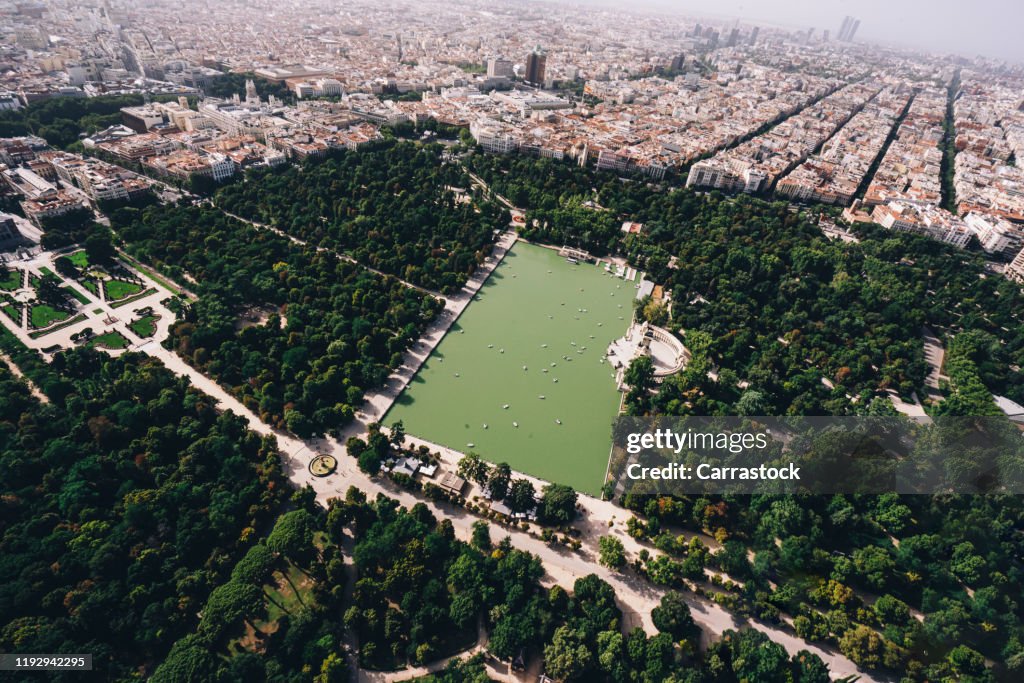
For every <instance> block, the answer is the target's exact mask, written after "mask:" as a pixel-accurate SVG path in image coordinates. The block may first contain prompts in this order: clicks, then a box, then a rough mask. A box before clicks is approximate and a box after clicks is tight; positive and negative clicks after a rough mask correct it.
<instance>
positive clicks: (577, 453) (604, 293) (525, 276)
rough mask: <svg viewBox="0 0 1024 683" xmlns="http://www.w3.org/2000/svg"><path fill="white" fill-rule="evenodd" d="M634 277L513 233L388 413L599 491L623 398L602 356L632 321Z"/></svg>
mask: <svg viewBox="0 0 1024 683" xmlns="http://www.w3.org/2000/svg"><path fill="white" fill-rule="evenodd" d="M634 287H635V283H634V282H628V281H624V280H621V279H619V278H616V277H613V276H610V275H608V274H606V273H605V272H604V270H603V268H599V267H597V266H594V265H578V266H575V265H570V264H568V263H566V261H565V259H564V258H560V257H559V256H558V254H557V253H556V252H554V251H552V250H550V249H544V248H541V247H537V246H534V245H529V244H517V245H516V246H515V248H514V249H513V250H512V251H511V252H510V253H509V254H508V255H507V256H506V258H505V260H504V261H503V262H502V264H501V265H500V266H499V267H498V268H497V269H496V270H495V272H494V273H493V274H492V275H491V277H490V278H489V279H488V281H487V282H486V283H485V285H484V287H483V288H482V289H481V291H480V295H478V298H479V301H474V302H473V303H471V304H470V305H469V307H468V308H467V309H466V311H465V312H464V313H463V314H462V316H461V317H460V318H459V320H458V321H457V322H456V323H455V324H454V325H452V328H451V330H450V331H449V332H448V334H447V335H446V336H445V338H444V339H443V340H442V341H441V343H440V344H439V345H438V347H437V348H436V349H435V350H434V353H433V354H431V356H430V357H429V358H428V359H427V360H426V362H425V363H424V365H423V367H421V368H420V371H419V372H418V373H417V375H416V376H415V377H414V378H413V380H412V382H411V383H410V385H409V387H408V388H407V389H406V390H405V392H404V393H403V394H402V395H401V396H400V397H399V398H398V401H397V402H396V403H395V405H394V406H393V407H392V409H391V411H390V412H389V413H388V414H387V416H386V417H385V419H384V422H385V423H386V424H390V423H392V422H393V421H395V420H402V421H403V422H404V424H405V428H406V431H407V432H408V433H409V434H412V435H414V436H419V437H422V438H424V439H427V440H428V441H433V442H434V443H438V444H442V445H445V446H448V447H450V448H453V449H455V450H458V451H462V452H466V451H469V450H472V451H475V452H477V453H479V454H480V455H481V456H482V457H484V458H485V459H486V460H489V461H491V462H507V463H509V464H510V465H511V466H512V468H513V469H517V470H520V471H522V472H527V473H529V474H532V475H535V476H538V477H541V478H543V479H546V480H548V481H554V482H558V483H562V484H569V485H571V486H574V487H575V488H577V489H578V490H581V491H585V492H588V493H592V494H593V493H596V492H597V491H598V490H599V489H600V487H601V484H602V478H603V476H604V472H605V468H606V465H607V461H608V452H609V449H610V447H611V425H612V422H613V420H614V419H615V416H616V414H617V412H618V404H619V394H618V392H617V391H616V387H615V379H614V371H613V370H612V368H611V366H610V365H609V364H608V363H607V362H605V361H604V360H603V357H604V353H605V350H606V349H607V348H608V345H609V343H611V342H612V341H613V340H614V339H617V338H618V337H621V336H622V335H623V334H624V333H625V331H626V328H627V327H628V325H629V321H630V319H631V317H632V304H633V299H634V297H635V294H636V290H635V289H634Z"/></svg>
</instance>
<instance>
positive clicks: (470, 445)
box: [466, 443, 476, 448]
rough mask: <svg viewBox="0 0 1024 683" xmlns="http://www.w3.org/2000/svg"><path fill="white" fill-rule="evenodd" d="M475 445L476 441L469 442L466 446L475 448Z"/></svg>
mask: <svg viewBox="0 0 1024 683" xmlns="http://www.w3.org/2000/svg"><path fill="white" fill-rule="evenodd" d="M474 446H476V444H475V443H467V444H466V448H473V447H474Z"/></svg>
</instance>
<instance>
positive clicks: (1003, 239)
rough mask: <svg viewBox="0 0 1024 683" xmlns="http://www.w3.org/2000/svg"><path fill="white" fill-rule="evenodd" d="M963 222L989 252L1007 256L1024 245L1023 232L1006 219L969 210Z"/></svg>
mask: <svg viewBox="0 0 1024 683" xmlns="http://www.w3.org/2000/svg"><path fill="white" fill-rule="evenodd" d="M964 223H965V224H966V225H967V228H968V229H969V230H970V231H971V232H972V233H974V236H975V237H977V238H978V241H979V242H981V248H982V249H984V250H985V251H986V252H987V253H989V254H1002V255H1004V256H1007V257H1009V256H1013V255H1014V254H1016V253H1017V252H1019V251H1020V250H1021V248H1022V247H1024V232H1022V231H1021V229H1020V228H1019V227H1017V226H1016V225H1014V224H1013V223H1010V222H1009V221H1008V220H1006V219H1003V218H999V217H997V216H989V215H984V214H980V213H975V212H971V213H969V214H967V216H966V217H965V218H964Z"/></svg>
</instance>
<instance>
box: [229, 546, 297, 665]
mask: <svg viewBox="0 0 1024 683" xmlns="http://www.w3.org/2000/svg"><path fill="white" fill-rule="evenodd" d="M312 587H313V581H312V580H311V579H310V578H309V577H308V576H307V575H306V574H304V573H303V572H302V570H300V569H299V568H298V567H296V566H295V565H293V564H291V563H288V566H287V568H286V569H285V570H284V571H281V570H277V571H275V572H274V573H273V575H272V576H271V581H270V583H267V584H265V585H264V586H263V595H264V597H265V598H266V600H265V603H266V606H267V618H266V619H265V620H259V619H256V620H253V621H252V622H246V624H245V634H244V635H243V636H241V637H239V638H237V639H235V640H232V641H231V642H230V643H228V652H234V651H235V646H236V645H237V646H239V647H241V648H243V649H246V650H250V651H254V650H255V649H256V647H257V644H258V643H259V642H260V641H261V640H262V639H263V638H264V637H265V636H268V635H270V634H272V633H274V632H276V631H277V629H278V627H279V621H280V620H281V617H283V616H284V615H286V614H287V615H289V616H290V617H294V616H295V615H296V614H298V612H299V611H300V610H301V609H303V608H304V607H308V606H312V605H313V603H314V600H313V594H312Z"/></svg>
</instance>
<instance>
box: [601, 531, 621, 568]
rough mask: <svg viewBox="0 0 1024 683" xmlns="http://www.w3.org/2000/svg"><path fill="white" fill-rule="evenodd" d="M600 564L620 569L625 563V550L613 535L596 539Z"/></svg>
mask: <svg viewBox="0 0 1024 683" xmlns="http://www.w3.org/2000/svg"><path fill="white" fill-rule="evenodd" d="M597 546H598V552H599V559H600V562H601V564H603V565H604V566H606V567H610V568H611V569H621V568H622V567H623V566H624V565H625V564H626V551H625V549H624V548H623V546H622V541H620V540H619V539H618V538H617V537H615V536H602V537H601V538H600V539H598V541H597Z"/></svg>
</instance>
